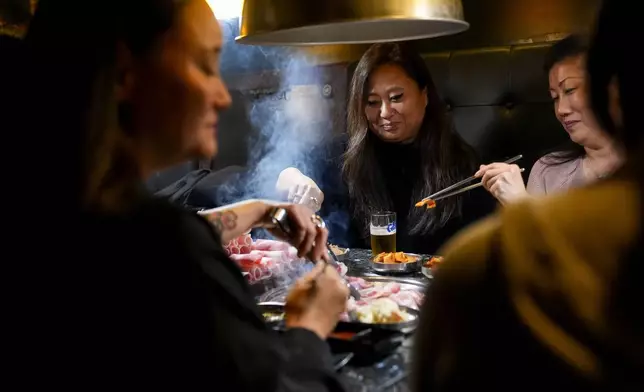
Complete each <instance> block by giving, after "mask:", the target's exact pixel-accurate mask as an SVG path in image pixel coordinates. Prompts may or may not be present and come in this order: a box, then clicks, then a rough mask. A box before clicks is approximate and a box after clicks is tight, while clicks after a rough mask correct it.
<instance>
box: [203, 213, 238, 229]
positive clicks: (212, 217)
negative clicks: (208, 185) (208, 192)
mask: <svg viewBox="0 0 644 392" xmlns="http://www.w3.org/2000/svg"><path fill="white" fill-rule="evenodd" d="M207 219H208V221H209V222H210V223H211V224H212V225H213V226H214V227H215V229H217V231H218V232H219V233H220V234H222V233H224V232H225V231H230V230H234V229H235V227H237V214H235V212H234V211H216V212H212V213H210V214H208V215H207Z"/></svg>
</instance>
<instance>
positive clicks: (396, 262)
mask: <svg viewBox="0 0 644 392" xmlns="http://www.w3.org/2000/svg"><path fill="white" fill-rule="evenodd" d="M422 260H423V257H422V256H421V255H417V254H415V253H405V252H383V253H380V254H378V255H376V256H374V257H372V258H371V268H372V269H373V270H374V271H375V272H384V273H387V272H394V273H410V272H417V271H418V270H419V265H420V263H421V262H422Z"/></svg>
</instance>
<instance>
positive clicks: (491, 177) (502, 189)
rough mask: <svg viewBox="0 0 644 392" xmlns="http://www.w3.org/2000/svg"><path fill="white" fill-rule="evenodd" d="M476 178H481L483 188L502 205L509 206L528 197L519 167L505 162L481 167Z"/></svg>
mask: <svg viewBox="0 0 644 392" xmlns="http://www.w3.org/2000/svg"><path fill="white" fill-rule="evenodd" d="M474 176H475V177H479V178H481V182H482V183H483V187H485V189H487V190H488V192H490V193H491V194H492V196H494V197H495V198H496V199H497V200H498V201H500V202H501V204H507V203H510V202H513V201H516V200H519V199H522V198H524V197H526V196H528V192H527V191H526V189H525V184H524V183H523V176H522V175H521V169H520V168H519V166H517V165H509V164H507V163H503V162H495V163H490V164H489V165H481V167H480V168H479V171H477V172H476V173H475V174H474Z"/></svg>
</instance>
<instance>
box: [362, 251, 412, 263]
mask: <svg viewBox="0 0 644 392" xmlns="http://www.w3.org/2000/svg"><path fill="white" fill-rule="evenodd" d="M373 261H375V262H376V263H383V264H400V263H412V262H414V261H416V258H415V257H413V256H409V255H407V254H406V253H405V252H395V253H394V252H389V253H387V252H383V253H380V254H379V255H378V256H376V257H375V258H374V260H373Z"/></svg>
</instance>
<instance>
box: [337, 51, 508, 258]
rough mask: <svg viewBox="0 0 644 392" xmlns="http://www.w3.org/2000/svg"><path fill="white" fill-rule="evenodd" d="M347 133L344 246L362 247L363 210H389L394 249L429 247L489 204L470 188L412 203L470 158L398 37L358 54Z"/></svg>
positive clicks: (449, 180) (470, 166)
mask: <svg viewBox="0 0 644 392" xmlns="http://www.w3.org/2000/svg"><path fill="white" fill-rule="evenodd" d="M348 136H349V141H348V145H347V148H346V153H345V155H344V162H343V167H342V173H343V177H344V183H345V185H346V186H347V187H348V194H349V202H348V204H347V206H346V207H348V209H349V210H350V211H351V216H352V226H353V227H354V229H355V234H357V238H354V240H353V241H351V242H353V243H352V244H349V245H352V246H362V247H368V246H369V245H368V240H369V219H370V215H371V214H372V213H374V212H378V211H395V212H396V215H397V250H399V251H406V252H415V253H429V254H432V253H435V252H436V250H437V249H438V248H439V247H440V246H441V245H442V244H443V243H444V242H445V241H446V240H447V239H449V238H450V237H451V236H452V235H453V234H455V233H456V232H457V231H458V230H460V229H461V228H463V227H464V226H466V225H467V224H469V223H471V222H473V221H475V220H478V219H479V218H481V217H483V216H485V215H487V214H488V213H490V212H491V211H492V210H494V208H495V206H496V203H495V201H494V199H493V198H492V197H491V196H490V195H489V194H488V193H487V192H485V190H482V189H477V190H473V191H471V192H467V193H464V194H462V195H459V196H454V197H450V198H446V199H444V200H441V201H440V202H439V203H438V205H437V207H436V208H435V209H432V210H426V209H424V208H415V207H414V203H415V201H418V200H420V199H422V198H423V197H425V196H427V195H430V194H432V193H433V192H436V191H438V190H441V189H443V188H446V187H448V186H450V185H452V184H454V183H456V182H458V181H460V180H462V179H464V178H467V177H469V176H471V175H473V174H474V172H475V171H476V169H477V164H476V158H475V156H474V152H473V151H472V149H471V148H470V147H469V146H468V145H467V144H466V143H465V142H464V141H463V140H462V139H461V138H460V137H459V136H458V134H456V132H455V131H454V130H453V128H452V126H451V122H450V121H449V119H448V117H447V113H446V110H445V107H444V104H443V102H442V101H441V100H440V98H439V97H438V94H437V92H436V89H435V87H434V83H433V81H432V78H431V75H430V73H429V70H428V69H427V66H426V65H425V62H424V61H423V59H422V57H421V56H420V55H419V54H418V53H417V52H416V51H414V50H413V49H411V48H410V47H409V46H407V45H406V44H399V43H387V44H376V45H373V46H372V47H371V48H370V49H369V50H368V51H367V52H366V53H365V54H364V55H363V56H362V59H361V60H360V62H359V63H358V66H357V68H356V71H355V73H354V75H353V79H352V81H351V91H350V99H349V108H348ZM325 193H326V194H327V196H329V192H328V191H327V190H325ZM329 201H330V200H329ZM325 204H327V201H325ZM337 207H338V206H337V205H336V206H330V205H327V206H326V208H331V209H334V208H337Z"/></svg>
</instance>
